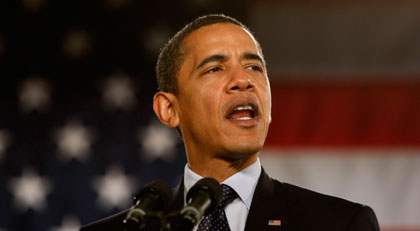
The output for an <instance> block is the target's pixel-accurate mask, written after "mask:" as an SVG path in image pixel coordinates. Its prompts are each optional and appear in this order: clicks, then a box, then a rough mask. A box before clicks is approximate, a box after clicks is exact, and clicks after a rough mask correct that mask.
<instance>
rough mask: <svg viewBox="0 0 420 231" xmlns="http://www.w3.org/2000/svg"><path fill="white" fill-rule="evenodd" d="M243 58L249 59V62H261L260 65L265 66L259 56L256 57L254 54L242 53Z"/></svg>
mask: <svg viewBox="0 0 420 231" xmlns="http://www.w3.org/2000/svg"><path fill="white" fill-rule="evenodd" d="M243 57H244V58H245V59H250V60H257V61H259V62H261V64H263V65H264V64H265V62H264V60H263V59H262V58H261V56H259V55H257V54H254V53H249V52H246V53H244V54H243Z"/></svg>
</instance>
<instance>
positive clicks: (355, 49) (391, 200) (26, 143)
mask: <svg viewBox="0 0 420 231" xmlns="http://www.w3.org/2000/svg"><path fill="white" fill-rule="evenodd" d="M206 13H224V14H227V15H230V16H233V17H235V18H237V19H239V20H240V21H242V22H243V23H245V24H247V25H249V27H250V28H251V30H252V31H254V32H255V33H256V37H257V39H258V40H259V41H260V43H261V45H262V47H263V51H264V54H265V58H266V61H267V63H268V71H269V77H270V81H271V87H272V96H273V122H272V124H271V128H270V129H271V130H270V132H269V135H268V139H267V141H266V145H265V148H264V150H263V151H262V154H261V157H260V158H261V161H262V163H263V166H264V167H265V169H266V170H267V171H268V172H269V173H270V174H271V175H272V176H273V177H275V178H277V179H279V180H280V181H284V182H289V183H293V184H297V185H300V186H302V187H306V188H310V189H313V190H317V191H320V192H323V193H327V194H332V195H336V196H340V197H344V198H346V199H349V200H353V201H358V202H360V203H364V204H368V205H370V206H371V207H372V208H373V209H374V210H375V211H376V213H377V216H378V219H379V222H380V224H381V227H382V230H389V231H390V230H393V231H396V230H411V231H413V230H420V3H418V2H417V1H409V0H403V1H398V2H394V1H375V0H370V1H345V0H342V1H328V0H316V1H309V0H299V1H287V0H286V1H274V0H271V1H270V0H264V1H256V0H232V1H222V0H183V1H136V0H90V1H82V0H71V1H70V0H62V1H52V0H17V1H1V2H0V230H1V231H6V230H7V231H14V230H16V231H17V230H22V231H23V230H54V231H55V230H65V231H70V230H77V229H78V227H79V226H80V225H82V224H86V223H89V222H92V221H94V220H97V219H100V218H102V217H105V216H108V215H111V214H114V213H116V212H119V211H121V210H124V209H126V208H128V207H129V206H130V205H131V200H132V199H131V198H132V195H133V193H134V192H135V191H136V190H137V189H138V188H140V187H141V186H143V185H144V184H145V183H147V182H150V181H152V180H157V179H159V180H163V181H165V182H167V183H168V184H170V185H171V186H175V185H176V184H177V183H178V181H179V179H180V177H181V176H182V174H183V170H184V166H185V163H186V158H185V154H184V148H183V144H182V141H181V140H180V139H179V137H178V135H177V134H176V132H175V131H174V130H171V129H168V128H166V127H164V126H163V125H161V124H160V123H159V122H158V120H157V119H156V117H155V116H154V114H153V112H152V97H153V94H154V93H155V92H156V82H155V74H154V65H155V62H156V59H157V55H158V52H159V49H160V48H161V47H162V46H163V44H164V43H165V42H166V41H167V40H168V39H169V37H170V36H171V35H172V34H173V33H175V32H176V31H177V30H179V29H180V28H182V26H183V25H184V24H185V23H187V22H189V21H191V20H192V19H194V18H196V17H197V16H200V15H203V14H206Z"/></svg>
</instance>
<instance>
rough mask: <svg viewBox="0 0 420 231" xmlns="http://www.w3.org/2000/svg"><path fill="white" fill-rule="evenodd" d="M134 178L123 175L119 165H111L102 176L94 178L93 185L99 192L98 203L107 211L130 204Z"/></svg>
mask: <svg viewBox="0 0 420 231" xmlns="http://www.w3.org/2000/svg"><path fill="white" fill-rule="evenodd" d="M135 182H136V180H135V178H134V177H132V176H128V175H124V172H123V170H122V169H121V167H119V166H111V167H108V169H107V170H106V172H105V175H104V176H98V177H96V178H95V180H94V182H93V183H94V187H95V189H96V191H97V192H98V194H99V197H98V201H97V202H98V204H99V206H100V207H102V208H103V209H105V210H107V211H109V210H111V209H113V208H119V209H123V208H126V207H128V206H129V205H130V204H131V195H132V194H131V193H132V192H133V190H134V189H135Z"/></svg>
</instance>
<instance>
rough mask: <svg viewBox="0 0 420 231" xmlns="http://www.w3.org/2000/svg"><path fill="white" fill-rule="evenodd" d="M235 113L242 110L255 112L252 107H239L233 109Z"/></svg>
mask: <svg viewBox="0 0 420 231" xmlns="http://www.w3.org/2000/svg"><path fill="white" fill-rule="evenodd" d="M233 110H234V111H241V110H251V111H254V110H253V109H252V107H251V105H247V106H237V107H235V108H234V109H233Z"/></svg>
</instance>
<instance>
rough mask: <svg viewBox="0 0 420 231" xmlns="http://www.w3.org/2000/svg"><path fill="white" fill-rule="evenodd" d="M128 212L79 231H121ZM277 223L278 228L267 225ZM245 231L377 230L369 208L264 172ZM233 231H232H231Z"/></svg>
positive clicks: (180, 193)
mask: <svg viewBox="0 0 420 231" xmlns="http://www.w3.org/2000/svg"><path fill="white" fill-rule="evenodd" d="M183 185H184V184H183V182H181V184H180V185H179V186H178V187H177V188H176V189H175V190H174V194H175V195H174V196H175V197H174V200H173V202H172V204H171V205H170V209H171V210H175V209H180V208H182V206H183V205H184V187H183ZM126 214H127V211H124V212H121V213H119V214H117V215H114V216H111V217H109V218H105V219H103V220H100V221H97V222H94V223H92V224H89V225H87V226H84V227H82V228H81V231H99V230H100V231H120V230H123V227H122V220H123V219H124V218H125V216H126ZM269 220H275V221H278V220H279V221H280V223H281V225H280V226H275V225H274V226H273V225H269ZM245 230H247V231H259V230H262V231H268V230H282V231H287V230H289V231H371V230H379V226H378V222H377V219H376V216H375V213H374V212H373V210H372V209H371V208H369V207H368V206H364V205H361V204H357V203H353V202H350V201H347V200H343V199H340V198H336V197H332V196H327V195H323V194H320V193H317V192H313V191H310V190H307V189H304V188H300V187H297V186H294V185H290V184H286V183H281V182H279V181H277V180H275V179H272V178H271V177H269V176H268V175H267V174H266V173H265V171H264V169H263V170H262V172H261V176H260V179H259V180H258V184H257V187H256V189H255V193H254V197H253V200H252V204H251V208H250V210H249V214H248V219H247V221H246V226H245ZM232 231H235V230H232Z"/></svg>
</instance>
